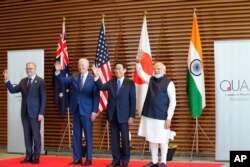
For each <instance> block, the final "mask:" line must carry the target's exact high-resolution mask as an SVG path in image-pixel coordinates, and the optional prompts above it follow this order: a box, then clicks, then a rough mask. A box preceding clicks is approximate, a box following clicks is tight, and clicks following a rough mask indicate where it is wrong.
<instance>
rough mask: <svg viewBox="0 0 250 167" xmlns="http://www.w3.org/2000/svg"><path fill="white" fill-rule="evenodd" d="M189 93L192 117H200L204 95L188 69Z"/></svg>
mask: <svg viewBox="0 0 250 167" xmlns="http://www.w3.org/2000/svg"><path fill="white" fill-rule="evenodd" d="M187 95H188V100H189V111H190V113H191V115H192V118H198V117H199V116H200V115H201V113H202V96H201V93H200V92H199V90H198V88H197V85H196V83H195V80H194V78H193V76H192V75H191V73H190V72H189V70H188V69H187Z"/></svg>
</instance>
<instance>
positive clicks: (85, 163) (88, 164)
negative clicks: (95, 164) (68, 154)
mask: <svg viewBox="0 0 250 167" xmlns="http://www.w3.org/2000/svg"><path fill="white" fill-rule="evenodd" d="M90 165H92V161H91V160H86V161H85V162H84V163H83V165H82V166H90Z"/></svg>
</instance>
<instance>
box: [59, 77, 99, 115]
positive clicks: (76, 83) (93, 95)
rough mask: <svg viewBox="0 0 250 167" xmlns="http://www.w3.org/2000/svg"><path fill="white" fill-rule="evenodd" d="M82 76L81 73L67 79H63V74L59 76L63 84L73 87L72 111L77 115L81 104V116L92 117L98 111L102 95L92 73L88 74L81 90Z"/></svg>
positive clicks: (71, 94) (71, 95)
mask: <svg viewBox="0 0 250 167" xmlns="http://www.w3.org/2000/svg"><path fill="white" fill-rule="evenodd" d="M80 76H81V74H80V73H76V74H74V75H72V76H70V77H66V78H63V76H62V75H61V74H59V75H58V77H59V79H60V81H61V82H63V83H64V84H66V85H71V90H70V91H71V92H70V111H71V112H73V113H75V112H76V110H77V106H78V104H79V112H80V114H81V116H90V114H91V113H92V112H95V113H96V112H97V111H98V105H99V97H100V93H99V91H98V90H97V88H96V86H95V83H94V77H93V76H92V75H91V74H90V73H88V76H87V78H86V80H85V83H84V86H83V89H82V90H80Z"/></svg>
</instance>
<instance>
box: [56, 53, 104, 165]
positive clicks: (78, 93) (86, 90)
mask: <svg viewBox="0 0 250 167" xmlns="http://www.w3.org/2000/svg"><path fill="white" fill-rule="evenodd" d="M55 69H56V72H55V75H57V76H58V78H59V79H60V81H61V82H62V84H66V85H70V86H71V92H70V93H71V94H70V95H71V96H70V111H71V112H72V113H73V158H74V160H73V162H71V163H70V164H69V165H77V164H82V130H83V132H84V137H85V140H86V161H85V162H84V163H83V166H90V165H92V147H93V146H92V129H93V121H94V120H95V118H96V116H97V110H98V104H99V96H100V93H99V91H98V90H97V89H96V85H95V83H94V77H93V76H92V75H91V74H90V73H89V72H88V69H89V61H88V60H87V59H85V58H81V59H79V61H78V70H79V72H78V73H76V74H74V75H72V76H70V77H66V78H63V77H62V75H60V69H61V65H60V62H56V63H55Z"/></svg>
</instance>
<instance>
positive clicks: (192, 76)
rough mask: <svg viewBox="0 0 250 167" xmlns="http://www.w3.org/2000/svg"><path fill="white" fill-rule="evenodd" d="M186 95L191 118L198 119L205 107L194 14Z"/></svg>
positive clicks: (202, 66) (199, 45)
mask: <svg viewBox="0 0 250 167" xmlns="http://www.w3.org/2000/svg"><path fill="white" fill-rule="evenodd" d="M187 94H188V100H189V111H190V113H191V115H192V118H198V117H199V116H200V115H201V114H202V110H203V109H204V108H205V106H206V99H205V84H204V64H203V57H202V49H201V41H200V34H199V28H198V22H197V17H196V14H195V13H194V18H193V26H192V34H191V40H190V45H189V53H188V62H187Z"/></svg>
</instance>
